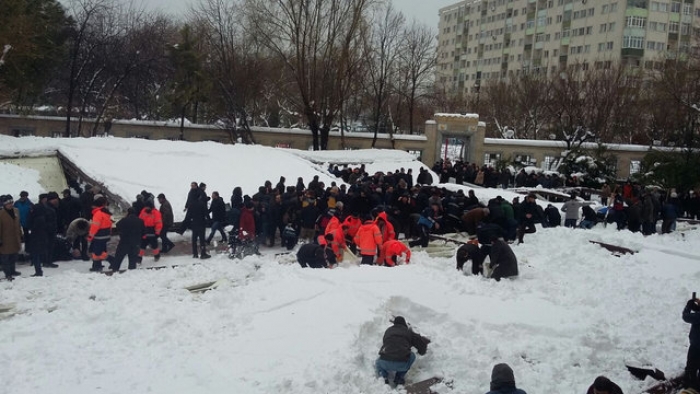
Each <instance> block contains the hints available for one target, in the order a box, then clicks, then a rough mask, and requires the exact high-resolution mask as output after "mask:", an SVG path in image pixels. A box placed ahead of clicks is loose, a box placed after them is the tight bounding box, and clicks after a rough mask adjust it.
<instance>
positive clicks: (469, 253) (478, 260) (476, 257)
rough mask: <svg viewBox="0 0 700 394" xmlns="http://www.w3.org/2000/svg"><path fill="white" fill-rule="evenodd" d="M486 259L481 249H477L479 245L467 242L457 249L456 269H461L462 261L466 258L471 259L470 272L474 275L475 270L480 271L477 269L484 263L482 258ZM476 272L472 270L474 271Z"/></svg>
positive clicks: (466, 259) (464, 261)
mask: <svg viewBox="0 0 700 394" xmlns="http://www.w3.org/2000/svg"><path fill="white" fill-rule="evenodd" d="M485 259H486V256H484V254H483V253H482V252H481V249H479V245H476V244H472V243H468V244H465V245H462V246H460V247H459V249H457V269H458V270H461V269H463V268H464V263H466V262H467V261H468V260H471V261H472V273H473V274H474V275H476V273H477V272H479V271H480V269H479V270H477V269H478V268H480V266H481V265H482V264H483V263H484V260H485ZM475 270H476V271H477V272H474V271H475Z"/></svg>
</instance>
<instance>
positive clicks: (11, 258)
mask: <svg viewBox="0 0 700 394" xmlns="http://www.w3.org/2000/svg"><path fill="white" fill-rule="evenodd" d="M13 204H14V200H13V199H12V196H10V195H5V196H0V205H1V206H0V266H2V271H3V273H4V274H5V278H6V279H7V280H13V279H14V277H15V276H18V275H20V273H19V272H18V271H17V269H16V265H15V264H16V263H17V256H18V254H19V251H20V249H22V226H21V224H20V221H19V210H18V209H17V208H15V207H14V206H13Z"/></svg>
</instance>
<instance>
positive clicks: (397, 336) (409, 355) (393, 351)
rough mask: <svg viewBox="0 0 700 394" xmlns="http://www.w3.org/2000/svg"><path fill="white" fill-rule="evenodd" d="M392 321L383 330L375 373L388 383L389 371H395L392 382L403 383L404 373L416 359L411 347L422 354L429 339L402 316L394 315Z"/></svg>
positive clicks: (426, 348) (426, 347)
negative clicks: (390, 324)
mask: <svg viewBox="0 0 700 394" xmlns="http://www.w3.org/2000/svg"><path fill="white" fill-rule="evenodd" d="M393 323H394V325H393V326H391V327H389V328H387V330H386V331H385V332H384V338H383V339H382V348H381V349H380V350H379V358H378V359H377V361H376V362H375V363H374V365H375V368H376V370H377V374H378V375H379V376H381V377H383V378H384V383H386V384H389V373H390V372H395V373H396V374H395V375H394V384H396V385H403V384H405V383H406V381H405V377H406V373H407V372H408V370H409V369H411V366H412V365H413V362H414V361H416V355H415V354H414V353H413V352H412V351H411V348H413V347H415V348H416V349H417V350H418V354H420V355H421V356H422V355H424V354H425V352H426V351H427V350H428V344H429V343H430V339H428V338H426V337H424V336H421V335H420V334H417V333H415V332H413V331H412V330H411V329H410V328H409V327H408V324H406V319H404V318H403V317H402V316H396V317H395V318H394V321H393Z"/></svg>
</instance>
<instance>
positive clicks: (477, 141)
mask: <svg viewBox="0 0 700 394" xmlns="http://www.w3.org/2000/svg"><path fill="white" fill-rule="evenodd" d="M92 124H93V123H92V121H90V120H86V121H84V124H83V130H91V127H92ZM485 126H486V125H485V124H484V123H483V122H480V121H479V116H478V115H476V114H435V117H434V120H429V121H427V122H426V125H425V135H403V134H396V135H394V136H393V144H394V148H395V149H399V150H404V151H413V152H419V153H420V157H421V161H422V162H423V163H424V164H426V165H427V166H432V165H433V164H434V163H435V162H436V161H437V160H439V159H440V152H441V148H442V144H443V142H444V140H445V139H446V138H458V139H460V140H463V141H465V142H466V144H467V150H466V154H465V157H464V159H465V160H467V161H469V162H474V163H477V164H479V165H482V164H484V159H485V154H486V153H491V154H496V153H497V154H500V155H501V157H502V158H506V157H510V158H514V157H515V156H516V155H529V156H531V157H532V158H534V159H535V160H536V165H537V166H540V167H541V165H542V163H544V161H545V158H546V157H547V156H549V157H555V158H559V157H561V152H562V151H564V150H565V149H566V146H565V145H564V143H563V142H561V141H527V140H502V139H492V138H485ZM64 128H65V120H64V119H63V118H56V117H42V116H31V117H22V116H14V115H0V134H6V135H15V136H21V135H36V136H44V137H58V136H61V134H62V130H64ZM73 128H74V129H77V122H75V123H73ZM100 130H101V131H102V130H103V129H102V126H100ZM252 131H253V136H254V138H255V141H256V142H257V143H258V144H260V145H265V146H279V147H285V148H293V149H304V150H306V149H309V147H311V145H312V138H311V132H310V131H308V130H299V129H277V128H262V127H255V128H253V130H252ZM110 134H111V135H114V136H117V137H126V138H129V137H140V138H148V139H178V138H179V136H180V129H179V127H177V126H170V125H165V124H164V123H163V122H130V121H115V122H113V124H112V127H111V130H110ZM184 135H185V140H187V141H207V140H209V141H218V142H222V143H230V142H231V136H230V135H229V133H228V132H227V131H225V130H223V129H220V128H217V127H215V126H203V125H192V126H189V127H186V128H185V132H184ZM373 137H374V136H373V134H372V133H346V134H345V137H344V138H345V143H344V144H343V143H342V139H341V136H340V133H338V132H331V135H330V138H329V143H328V148H329V149H331V150H340V149H343V148H345V149H369V148H371V147H372V140H373ZM375 146H376V147H377V148H384V149H390V148H391V147H392V140H391V137H390V136H389V135H387V134H379V136H378V139H377V143H376V145H375ZM589 149H591V150H593V149H595V145H594V144H592V145H590V146H589ZM648 151H649V149H648V147H645V146H637V145H608V152H609V153H611V154H613V155H615V156H616V157H617V159H618V162H617V169H618V173H617V176H618V178H627V177H628V176H629V174H630V164H631V163H632V162H633V161H641V160H642V158H643V157H644V156H645V155H646V153H647V152H648ZM61 190H62V189H61Z"/></svg>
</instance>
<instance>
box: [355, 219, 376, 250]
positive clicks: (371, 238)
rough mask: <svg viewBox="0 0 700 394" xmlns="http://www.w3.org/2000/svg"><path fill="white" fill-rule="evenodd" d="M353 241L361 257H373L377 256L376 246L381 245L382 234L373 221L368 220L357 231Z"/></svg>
mask: <svg viewBox="0 0 700 394" xmlns="http://www.w3.org/2000/svg"><path fill="white" fill-rule="evenodd" d="M353 241H354V242H355V245H357V249H359V251H360V254H361V255H363V256H374V255H375V254H377V246H381V245H382V232H381V231H379V227H377V225H376V224H374V221H371V220H368V221H366V222H365V223H364V224H363V225H362V226H360V229H359V230H357V234H355V238H354V239H353Z"/></svg>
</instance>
